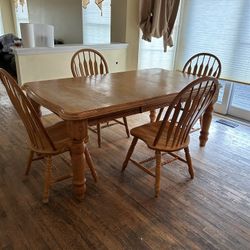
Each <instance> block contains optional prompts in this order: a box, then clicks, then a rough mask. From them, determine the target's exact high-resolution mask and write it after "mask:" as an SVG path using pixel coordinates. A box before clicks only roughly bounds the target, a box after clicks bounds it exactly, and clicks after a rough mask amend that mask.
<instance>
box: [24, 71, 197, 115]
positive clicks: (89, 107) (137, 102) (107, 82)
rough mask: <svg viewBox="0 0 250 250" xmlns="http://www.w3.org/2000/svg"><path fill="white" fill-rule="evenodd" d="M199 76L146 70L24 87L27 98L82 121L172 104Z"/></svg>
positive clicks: (36, 83) (68, 79)
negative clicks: (139, 108) (179, 93)
mask: <svg viewBox="0 0 250 250" xmlns="http://www.w3.org/2000/svg"><path fill="white" fill-rule="evenodd" d="M195 79H197V77H196V76H193V75H189V74H186V73H182V72H178V71H168V70H164V69H145V70H135V71H126V72H119V73H109V74H105V75H97V76H90V77H86V78H85V77H79V78H65V79H55V80H47V81H36V82H29V83H25V84H24V89H25V91H26V92H27V94H28V96H29V97H30V98H31V99H32V100H34V101H35V102H37V103H38V104H40V105H41V106H44V107H46V108H48V109H50V110H51V111H53V112H55V113H57V114H58V115H59V116H60V117H61V118H63V119H65V120H81V119H89V118H93V117H96V116H98V115H100V114H104V115H105V114H109V113H112V112H118V111H124V110H127V109H130V108H137V107H141V108H143V107H144V106H149V105H154V104H157V103H159V102H161V103H163V102H164V101H169V100H170V99H173V98H174V96H176V95H177V93H178V92H180V90H181V89H183V88H184V87H185V86H186V85H187V84H188V83H190V82H191V81H193V80H195Z"/></svg>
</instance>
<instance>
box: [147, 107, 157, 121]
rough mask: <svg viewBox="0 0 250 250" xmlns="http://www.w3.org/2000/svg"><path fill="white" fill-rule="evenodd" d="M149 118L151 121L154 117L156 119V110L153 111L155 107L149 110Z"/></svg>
mask: <svg viewBox="0 0 250 250" xmlns="http://www.w3.org/2000/svg"><path fill="white" fill-rule="evenodd" d="M149 118H150V122H151V123H152V122H155V119H156V111H155V109H151V110H150V114H149Z"/></svg>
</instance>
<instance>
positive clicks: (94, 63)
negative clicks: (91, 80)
mask: <svg viewBox="0 0 250 250" xmlns="http://www.w3.org/2000/svg"><path fill="white" fill-rule="evenodd" d="M71 72H72V74H73V76H74V77H81V76H91V75H99V74H106V73H108V64H107V62H106V60H105V58H104V57H103V55H102V54H101V53H100V52H98V51H97V50H94V49H81V50H78V51H77V52H76V53H75V54H74V55H73V57H72V59H71Z"/></svg>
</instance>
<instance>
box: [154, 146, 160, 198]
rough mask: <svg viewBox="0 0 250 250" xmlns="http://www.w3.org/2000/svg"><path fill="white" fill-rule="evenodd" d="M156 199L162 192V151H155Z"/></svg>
mask: <svg viewBox="0 0 250 250" xmlns="http://www.w3.org/2000/svg"><path fill="white" fill-rule="evenodd" d="M155 160H156V166H155V197H158V196H159V192H160V179H161V151H158V150H156V151H155Z"/></svg>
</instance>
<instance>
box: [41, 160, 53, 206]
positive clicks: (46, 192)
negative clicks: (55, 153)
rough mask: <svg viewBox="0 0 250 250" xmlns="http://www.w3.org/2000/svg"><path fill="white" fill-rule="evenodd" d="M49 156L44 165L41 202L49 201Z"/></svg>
mask: <svg viewBox="0 0 250 250" xmlns="http://www.w3.org/2000/svg"><path fill="white" fill-rule="evenodd" d="M51 163H52V162H51V156H48V159H47V163H46V167H45V178H44V181H45V183H44V191H43V203H48V202H49V188H50V185H51Z"/></svg>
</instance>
